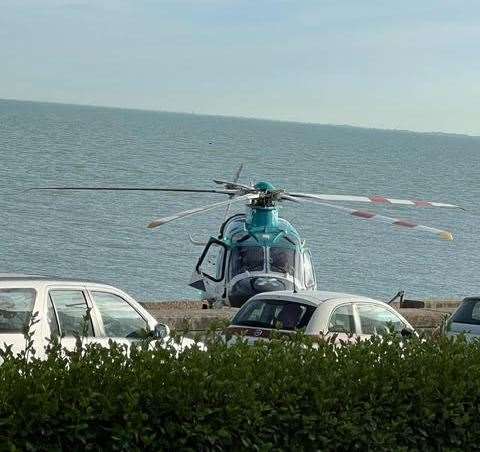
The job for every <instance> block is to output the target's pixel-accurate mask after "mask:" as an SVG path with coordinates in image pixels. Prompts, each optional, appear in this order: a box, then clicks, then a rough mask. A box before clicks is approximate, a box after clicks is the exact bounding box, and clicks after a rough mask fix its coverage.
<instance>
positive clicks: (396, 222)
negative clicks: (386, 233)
mask: <svg viewBox="0 0 480 452" xmlns="http://www.w3.org/2000/svg"><path fill="white" fill-rule="evenodd" d="M305 201H307V199H305ZM311 201H313V200H311ZM313 202H315V204H320V205H322V206H326V207H331V208H333V209H337V210H343V211H344V212H347V213H349V214H350V215H352V216H354V217H355V218H359V219H361V220H371V221H378V222H381V223H387V224H391V225H392V226H398V227H402V228H407V229H412V230H416V231H423V232H429V233H431V234H435V235H437V236H439V237H440V238H441V239H444V240H453V235H452V233H451V232H449V231H445V230H443V229H437V228H432V227H430V226H424V225H422V224H416V223H412V222H411V221H407V220H402V219H400V218H391V217H387V216H385V215H379V214H376V213H372V212H366V211H363V210H355V209H349V208H348V207H344V206H338V205H335V204H329V203H326V202H318V201H313Z"/></svg>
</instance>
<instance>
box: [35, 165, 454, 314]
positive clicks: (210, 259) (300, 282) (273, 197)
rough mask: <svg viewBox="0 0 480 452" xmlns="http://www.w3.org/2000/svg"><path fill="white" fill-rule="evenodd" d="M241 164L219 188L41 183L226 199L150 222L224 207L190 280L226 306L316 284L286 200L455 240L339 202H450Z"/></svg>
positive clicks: (206, 296) (214, 303) (440, 232)
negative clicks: (321, 184)
mask: <svg viewBox="0 0 480 452" xmlns="http://www.w3.org/2000/svg"><path fill="white" fill-rule="evenodd" d="M241 169H242V166H240V168H239V170H238V171H237V174H236V176H235V177H234V180H233V181H224V180H214V182H215V183H216V184H217V185H218V186H220V187H219V188H216V189H191V188H134V187H132V188H130V187H42V188H40V189H41V190H95V191H102V190H106V191H164V192H180V193H185V192H187V193H215V194H221V195H227V196H228V199H227V200H225V201H221V202H216V203H213V204H208V205H205V206H201V207H196V208H193V209H189V210H186V211H183V212H179V213H176V214H174V215H170V216H167V217H163V218H159V219H156V220H154V221H152V222H151V223H150V224H149V225H148V227H149V228H151V229H152V228H157V227H159V226H161V225H164V224H166V223H170V222H172V221H176V220H179V219H182V218H186V217H190V216H193V215H198V214H202V213H204V212H208V211H210V210H213V209H219V208H226V214H225V221H224V222H223V224H222V225H221V226H220V230H219V234H218V236H216V237H213V236H212V237H210V239H209V240H208V241H207V242H206V243H202V242H198V241H196V240H194V239H193V238H192V237H190V239H191V241H192V243H194V244H195V245H201V246H203V247H204V249H203V252H202V254H201V256H200V258H199V259H198V261H197V264H196V266H195V269H194V272H193V275H192V280H191V282H190V285H191V286H192V287H194V288H196V289H198V290H200V291H202V292H203V294H204V297H203V298H204V299H206V300H208V302H209V305H210V306H211V307H220V306H222V305H228V306H233V307H240V306H242V305H243V303H245V302H246V301H247V300H248V299H249V298H250V297H252V296H253V295H255V294H257V293H261V292H270V291H276V290H292V291H297V290H314V289H316V287H317V282H316V277H315V271H314V268H313V264H312V258H311V254H310V251H309V249H308V248H307V247H306V245H305V241H304V240H302V238H301V237H300V235H299V233H298V231H297V230H296V229H295V228H294V227H293V226H292V225H291V224H290V223H289V222H288V221H287V220H285V219H283V218H280V217H279V213H278V205H279V203H282V202H285V201H287V202H294V203H300V204H301V203H306V202H308V203H315V204H318V205H321V206H323V207H327V208H333V209H337V210H341V211H343V212H344V213H346V214H349V215H352V216H353V217H354V218H357V219H361V220H369V221H378V222H382V223H388V224H391V225H393V226H398V227H401V228H407V229H414V230H417V231H423V232H427V233H430V234H435V235H437V236H438V237H440V238H442V239H445V240H452V239H453V236H452V234H451V233H450V232H449V231H445V230H442V229H437V228H433V227H429V226H423V225H420V224H415V223H412V222H410V221H406V220H402V219H398V218H391V217H387V216H383V215H378V214H375V213H371V212H366V211H362V210H355V209H351V208H348V207H345V206H343V205H338V204H336V203H337V202H349V203H364V204H365V203H366V204H373V205H393V206H396V205H399V206H402V205H403V206H410V207H452V208H459V207H458V206H456V205H453V204H447V203H439V202H429V201H418V200H417V201H415V200H405V199H396V198H386V197H383V196H349V195H329V194H311V193H297V192H287V191H286V190H283V189H278V188H276V187H275V186H273V185H272V184H271V183H269V182H258V183H256V184H254V185H244V184H241V183H239V182H238V178H239V175H240V172H241ZM240 203H243V204H246V211H245V212H244V213H238V214H235V215H231V216H229V215H228V212H229V209H230V206H231V205H232V204H240Z"/></svg>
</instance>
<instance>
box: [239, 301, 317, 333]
mask: <svg viewBox="0 0 480 452" xmlns="http://www.w3.org/2000/svg"><path fill="white" fill-rule="evenodd" d="M315 309H316V308H315V306H310V305H306V304H303V303H296V302H291V301H286V300H261V299H260V300H254V301H252V302H250V303H247V304H246V305H245V306H244V307H243V308H242V309H240V311H239V312H238V313H237V315H236V316H235V317H234V319H233V320H232V324H233V325H243V326H254V327H259V328H276V329H281V330H295V329H300V328H305V327H306V326H307V325H308V322H309V321H310V318H311V317H312V314H313V311H315Z"/></svg>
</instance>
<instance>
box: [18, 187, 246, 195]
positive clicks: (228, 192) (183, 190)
mask: <svg viewBox="0 0 480 452" xmlns="http://www.w3.org/2000/svg"><path fill="white" fill-rule="evenodd" d="M31 190H70V191H80V190H84V191H85V190H89V191H167V192H179V193H220V194H223V195H235V194H236V193H238V191H237V190H211V189H210V190H208V189H207V190H202V189H195V188H145V187H32V188H28V189H27V190H26V191H31Z"/></svg>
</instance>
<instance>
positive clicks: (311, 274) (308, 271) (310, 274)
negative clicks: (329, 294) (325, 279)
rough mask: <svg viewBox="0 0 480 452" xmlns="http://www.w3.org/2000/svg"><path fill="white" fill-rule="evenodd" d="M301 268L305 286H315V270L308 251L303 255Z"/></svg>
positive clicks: (309, 287)
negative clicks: (303, 273)
mask: <svg viewBox="0 0 480 452" xmlns="http://www.w3.org/2000/svg"><path fill="white" fill-rule="evenodd" d="M303 268H304V272H305V275H304V276H305V287H306V288H307V289H312V288H313V287H315V271H314V269H313V265H312V257H311V256H310V252H308V251H307V252H305V253H304V255H303Z"/></svg>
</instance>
